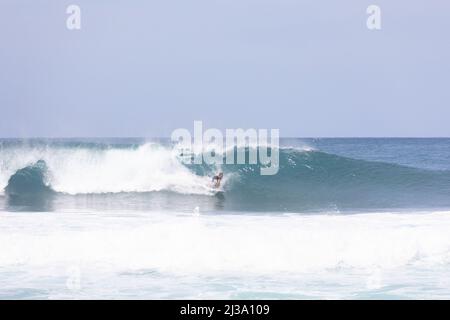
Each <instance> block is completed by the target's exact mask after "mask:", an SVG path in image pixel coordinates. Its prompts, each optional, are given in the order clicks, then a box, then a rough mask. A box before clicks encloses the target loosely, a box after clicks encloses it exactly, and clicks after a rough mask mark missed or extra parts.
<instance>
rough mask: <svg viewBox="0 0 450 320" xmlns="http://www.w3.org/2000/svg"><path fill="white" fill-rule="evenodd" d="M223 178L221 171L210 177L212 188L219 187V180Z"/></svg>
mask: <svg viewBox="0 0 450 320" xmlns="http://www.w3.org/2000/svg"><path fill="white" fill-rule="evenodd" d="M222 178H223V172H220V173H219V174H218V175H215V176H214V177H213V178H212V182H213V184H214V188H219V187H220V181H222Z"/></svg>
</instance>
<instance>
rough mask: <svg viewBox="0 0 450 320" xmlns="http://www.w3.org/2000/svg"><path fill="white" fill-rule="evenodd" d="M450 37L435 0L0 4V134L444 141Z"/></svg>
mask: <svg viewBox="0 0 450 320" xmlns="http://www.w3.org/2000/svg"><path fill="white" fill-rule="evenodd" d="M70 4H77V5H79V6H80V8H81V30H78V31H70V30H68V29H67V28H66V19H67V17H68V15H67V14H66V8H67V6H68V5H70ZM370 4H376V5H379V6H380V7H381V13H382V29H381V30H379V31H370V30H368V29H367V27H366V19H367V16H368V15H367V14H366V8H367V7H368V6H369V5H370ZM449 37H450V2H449V1H446V0H408V1H406V0H397V1H392V0H376V1H375V0H371V1H365V0H341V1H331V0H329V1H324V0H310V1H302V0H220V1H219V0H159V1H156V0H147V1H130V0H127V1H125V0H123V1H122V0H120V1H119V0H71V1H55V0H27V1H23V0H0V111H1V112H0V137H33V136H46V137H58V136H60V137H73V136H78V137H79V136H115V137H118V136H147V137H153V136H169V135H170V133H171V132H172V130H174V129H175V128H178V127H185V128H188V129H192V126H193V121H194V120H203V121H204V124H205V126H207V127H217V128H221V129H223V128H238V127H243V128H279V129H280V134H281V135H282V136H301V137H304V136H450V40H449Z"/></svg>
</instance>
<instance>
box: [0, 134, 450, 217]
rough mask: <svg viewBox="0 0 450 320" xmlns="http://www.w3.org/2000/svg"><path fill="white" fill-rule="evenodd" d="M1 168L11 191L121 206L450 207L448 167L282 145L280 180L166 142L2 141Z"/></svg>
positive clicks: (0, 183)
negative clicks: (215, 187)
mask: <svg viewBox="0 0 450 320" xmlns="http://www.w3.org/2000/svg"><path fill="white" fill-rule="evenodd" d="M246 151H247V152H248V151H249V150H248V149H247V150H246ZM0 168H1V170H0V189H1V190H4V191H5V192H6V194H12V193H14V194H20V193H39V192H41V191H42V190H47V189H50V188H51V190H53V191H54V192H56V193H57V194H61V195H65V196H68V195H69V196H76V195H91V196H94V197H101V196H102V195H103V196H105V195H108V196H111V194H112V195H114V194H117V195H118V196H120V197H122V198H121V201H122V200H126V201H127V202H133V201H140V202H146V201H147V202H151V201H155V199H156V198H155V197H156V196H155V195H156V194H159V195H161V193H163V194H164V195H165V196H164V197H165V199H164V202H165V203H167V205H168V206H170V205H171V204H173V203H178V204H181V205H186V207H189V208H191V207H195V206H196V203H201V204H202V205H204V206H206V207H211V208H214V209H217V208H220V209H224V210H232V211H234V210H235V211H282V212H303V211H342V210H345V211H347V210H348V211H352V210H354V211H356V210H368V211H370V210H372V209H373V210H375V209H377V210H378V209H392V208H408V209H410V208H440V209H443V208H449V207H450V171H449V170H429V169H422V168H414V167H408V166H402V165H397V164H391V163H384V162H376V161H367V160H358V159H352V158H348V157H343V156H338V155H335V154H331V153H326V152H323V151H319V150H314V149H313V148H309V147H306V148H281V149H280V170H279V172H278V174H276V175H274V176H261V175H260V167H259V165H223V166H222V167H221V168H217V167H214V166H208V165H184V164H183V163H182V162H181V161H180V160H179V158H178V157H177V154H176V153H175V152H174V151H173V149H172V147H171V146H170V145H169V144H164V143H137V144H132V143H127V144H105V143H73V142H72V143H34V144H25V143H18V144H17V143H16V144H14V143H11V144H2V145H1V153H0ZM217 170H222V171H223V172H224V173H225V179H224V183H223V189H224V193H223V194H221V195H220V196H217V195H216V196H214V193H213V192H212V190H211V189H210V177H211V175H212V174H214V173H215V172H216V171H217ZM123 194H128V195H129V196H127V197H126V199H124V198H123ZM136 199H138V200H136ZM189 199H190V200H189ZM217 203H219V206H217V205H216V204H217Z"/></svg>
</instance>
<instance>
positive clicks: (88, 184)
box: [0, 138, 450, 299]
mask: <svg viewBox="0 0 450 320" xmlns="http://www.w3.org/2000/svg"><path fill="white" fill-rule="evenodd" d="M229 151H230V150H228V151H227V150H225V151H224V152H229ZM279 151H280V169H279V172H278V174H276V175H273V176H261V175H260V167H259V165H248V164H244V165H222V166H220V167H218V166H212V165H206V164H202V165H194V164H184V163H183V162H182V161H181V159H180V157H179V155H178V154H177V152H175V149H174V146H173V145H172V144H171V143H170V141H168V140H167V139H134V138H133V139H132V138H130V139H115V138H110V139H109V138H108V139H28V140H17V139H0V299H80V298H82V299H94V298H95V299H107V298H122V299H183V298H190V299H260V298H261V299H379V298H381V299H429V298H436V299H444V298H445V299H449V298H450V139H441V138H434V139H425V138H423V139H422V138H418V139H412V138H411V139H396V138H380V139H376V138H358V139H353V138H348V139H337V138H336V139H331V138H330V139H312V138H311V139H306V138H305V139H300V138H292V139H282V140H281V146H280V148H279ZM245 152H247V153H248V152H251V148H250V149H249V148H246V149H245ZM193 156H195V155H193ZM218 171H223V172H224V180H223V182H222V192H219V193H217V192H215V191H214V190H212V189H211V187H210V185H211V177H212V176H213V175H214V174H215V173H217V172H218Z"/></svg>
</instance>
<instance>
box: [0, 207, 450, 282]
mask: <svg viewBox="0 0 450 320" xmlns="http://www.w3.org/2000/svg"><path fill="white" fill-rule="evenodd" d="M0 219H1V220H2V221H1V225H2V227H1V228H0V245H1V248H0V251H1V253H2V254H1V255H0V267H5V266H6V267H7V266H11V265H17V264H19V265H26V266H29V267H33V266H40V267H46V266H55V265H60V264H62V265H72V264H77V265H84V266H94V265H96V264H98V265H107V266H109V267H110V268H112V269H114V270H130V269H154V270H158V271H161V272H173V273H181V274H186V273H188V274H197V273H201V274H207V273H213V274H217V273H223V272H225V273H238V274H281V273H285V272H287V273H291V274H298V273H303V272H317V271H325V270H330V269H335V268H339V269H342V268H344V269H345V268H349V269H363V270H366V271H367V270H369V271H370V270H380V269H381V270H382V269H391V268H409V266H411V265H422V266H428V267H439V266H443V265H448V263H449V262H450V233H449V232H448V230H450V213H449V212H441V213H427V214H388V213H380V214H361V215H351V216H350V215H345V216H327V215H320V216H268V217H266V216H246V215H238V216H236V215H232V216H204V215H201V216H196V217H193V216H192V215H187V216H181V217H180V216H173V215H158V214H153V213H152V214H151V215H147V216H142V217H140V218H139V217H136V216H134V217H132V218H127V217H124V216H120V217H102V216H101V215H99V216H96V215H89V216H85V215H83V214H72V215H69V214H63V213H60V214H57V215H55V214H45V213H42V214H32V215H31V214H20V215H11V214H0Z"/></svg>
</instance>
